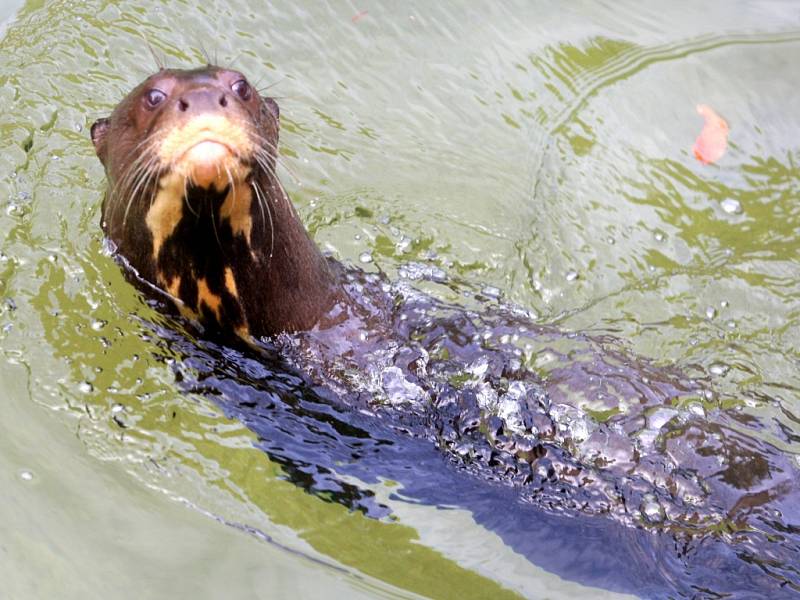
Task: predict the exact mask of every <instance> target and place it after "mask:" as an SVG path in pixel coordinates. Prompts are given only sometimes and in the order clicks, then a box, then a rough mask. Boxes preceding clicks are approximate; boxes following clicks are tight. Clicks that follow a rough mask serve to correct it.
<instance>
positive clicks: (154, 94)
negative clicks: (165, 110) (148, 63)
mask: <svg viewBox="0 0 800 600" xmlns="http://www.w3.org/2000/svg"><path fill="white" fill-rule="evenodd" d="M166 99H167V95H166V94H165V93H164V92H162V91H161V90H157V89H152V90H150V91H148V92H147V93H146V94H145V95H144V100H145V102H146V103H147V106H149V107H150V108H155V107H156V106H158V105H159V104H161V103H162V102H163V101H164V100H166Z"/></svg>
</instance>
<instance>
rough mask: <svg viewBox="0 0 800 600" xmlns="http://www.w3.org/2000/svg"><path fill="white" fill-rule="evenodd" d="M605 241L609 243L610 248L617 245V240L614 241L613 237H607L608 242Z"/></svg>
mask: <svg viewBox="0 0 800 600" xmlns="http://www.w3.org/2000/svg"><path fill="white" fill-rule="evenodd" d="M606 241H607V242H608V243H609V245H611V246H613V245H614V244H616V243H617V240H615V239H614V238H613V237H611V236H609V237H608V240H606Z"/></svg>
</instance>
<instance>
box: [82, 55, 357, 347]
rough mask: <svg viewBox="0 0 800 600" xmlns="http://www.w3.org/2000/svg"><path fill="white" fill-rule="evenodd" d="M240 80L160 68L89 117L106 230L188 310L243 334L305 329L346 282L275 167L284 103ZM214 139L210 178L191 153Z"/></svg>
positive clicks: (231, 74)
mask: <svg viewBox="0 0 800 600" xmlns="http://www.w3.org/2000/svg"><path fill="white" fill-rule="evenodd" d="M242 81H245V82H246V79H245V78H244V76H243V75H241V74H240V73H237V72H235V71H231V70H227V69H221V68H218V67H214V66H208V67H205V68H201V69H194V70H172V69H169V70H168V69H162V70H161V71H159V72H158V73H156V74H154V75H152V76H151V77H149V78H148V79H147V80H145V81H144V82H142V83H141V84H140V85H139V86H137V87H136V88H135V89H134V90H133V91H132V92H131V93H130V94H128V96H126V97H125V98H124V99H123V100H122V102H120V103H119V105H118V106H117V107H116V108H115V109H114V111H113V113H112V114H111V116H110V117H108V118H107V119H100V120H98V121H97V122H96V123H95V124H94V125H93V126H92V141H93V143H94V145H95V149H96V151H97V155H98V157H99V158H100V160H101V162H102V163H103V165H104V166H105V169H106V175H107V177H108V192H107V194H106V198H105V201H104V202H103V209H102V226H103V230H104V232H105V234H106V236H107V237H108V238H109V239H110V240H111V241H112V242H113V243H114V245H115V246H116V250H117V252H118V253H119V254H120V255H121V256H122V257H124V259H125V261H126V262H127V263H128V264H129V265H130V266H131V267H132V268H133V269H135V271H136V272H137V274H138V276H139V277H140V278H141V279H144V280H146V281H148V282H150V283H152V284H154V285H156V286H157V287H158V288H160V289H161V290H163V291H164V292H165V293H166V294H167V295H169V296H171V297H172V298H173V300H174V301H175V304H176V306H177V307H178V309H179V310H180V311H181V312H182V313H183V314H184V315H186V316H189V317H193V318H197V319H199V320H201V321H202V322H203V323H205V324H206V325H208V326H211V327H213V328H218V329H221V330H224V331H230V332H235V333H238V334H239V335H243V336H247V335H254V336H263V335H271V334H275V333H278V332H281V331H294V330H302V329H309V328H312V327H314V326H315V325H316V324H318V323H320V321H321V319H322V318H323V317H324V315H325V314H326V313H327V312H328V311H329V310H330V309H331V308H332V306H333V305H334V303H335V302H336V301H337V299H339V298H340V297H341V290H340V288H339V286H338V285H337V284H336V281H335V278H334V276H333V274H332V273H331V271H330V267H329V264H328V261H326V259H325V258H324V257H323V256H322V255H321V253H320V252H319V250H318V248H317V247H316V245H315V244H314V243H313V241H312V240H311V239H310V237H309V236H308V234H307V232H306V230H305V228H304V227H303V225H302V223H301V222H300V220H299V218H298V217H297V214H296V212H295V211H294V208H293V207H292V205H291V203H290V201H289V199H288V196H287V195H286V193H285V192H284V190H283V188H282V186H281V184H280V182H279V181H278V178H277V176H276V174H275V165H276V160H277V147H278V127H279V111H278V106H277V104H276V103H275V102H274V100H272V99H270V98H263V97H261V96H260V95H259V94H258V92H257V91H256V90H255V89H252V88H250V90H251V93H250V94H249V95H247V97H242V96H241V95H240V94H239V93H238V92H237V90H241V89H242V88H241V87H238V88H237V85H238V86H241V82H242ZM248 85H249V84H248ZM153 90H156V91H157V92H160V93H161V94H163V96H158V95H157V96H156V97H160V98H162V100H161V101H160V102H159V103H158V105H157V106H153V105H152V103H151V102H149V99H151V98H152V96H148V94H151V93H152V91H153ZM207 139H208V140H211V141H212V142H215V143H216V142H219V143H220V144H221V145H224V146H225V147H227V148H228V154H227V155H226V156H225V159H224V160H223V161H222V162H220V163H219V164H218V165H217V167H216V173H214V172H213V169H212V171H211V174H210V175H209V174H208V169H206V171H200V170H195V169H196V168H197V166H196V164H193V162H192V160H193V159H192V154H191V152H192V151H191V148H193V147H194V145H195V144H197V143H200V142H203V141H204V140H207ZM217 147H219V146H217ZM187 149H189V150H187ZM197 169H199V168H197ZM198 173H201V174H202V173H205V175H203V176H201V175H198Z"/></svg>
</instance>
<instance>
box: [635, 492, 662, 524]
mask: <svg viewBox="0 0 800 600" xmlns="http://www.w3.org/2000/svg"><path fill="white" fill-rule="evenodd" d="M640 510H641V512H642V516H643V517H644V518H645V520H646V521H647V522H648V523H661V522H662V521H663V520H664V518H665V517H666V512H665V511H664V507H663V506H661V504H660V503H659V502H658V499H657V498H656V497H655V496H654V495H653V494H646V495H645V496H644V498H642V505H641V507H640Z"/></svg>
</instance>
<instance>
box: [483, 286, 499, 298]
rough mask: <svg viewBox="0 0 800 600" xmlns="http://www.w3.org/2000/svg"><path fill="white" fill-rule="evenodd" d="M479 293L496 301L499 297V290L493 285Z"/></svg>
mask: <svg viewBox="0 0 800 600" xmlns="http://www.w3.org/2000/svg"><path fill="white" fill-rule="evenodd" d="M481 293H482V294H483V295H484V296H488V297H489V298H494V299H495V300H497V299H498V298H499V297H500V288H496V287H494V286H493V285H487V286H486V287H484V288H483V289H482V290H481Z"/></svg>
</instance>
